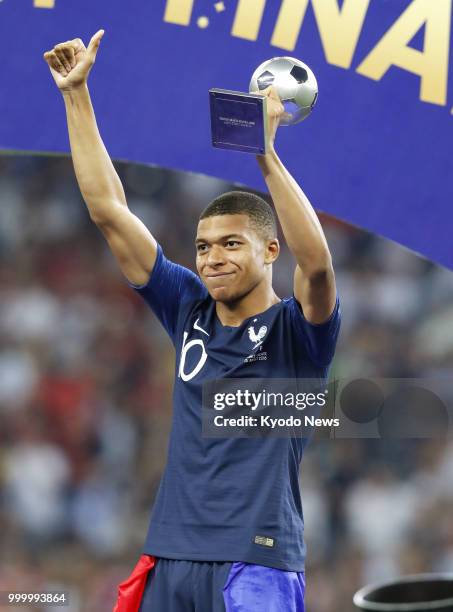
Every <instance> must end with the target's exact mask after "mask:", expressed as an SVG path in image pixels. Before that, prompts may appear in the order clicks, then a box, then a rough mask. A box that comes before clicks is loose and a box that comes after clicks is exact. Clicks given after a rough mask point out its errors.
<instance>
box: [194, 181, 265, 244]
mask: <svg viewBox="0 0 453 612" xmlns="http://www.w3.org/2000/svg"><path fill="white" fill-rule="evenodd" d="M217 215H248V217H249V218H250V220H251V222H252V225H253V227H254V229H255V230H256V231H257V233H258V234H260V235H261V237H262V238H263V239H265V240H272V239H273V238H276V237H277V222H276V220H275V215H274V211H273V210H272V208H271V206H270V205H269V204H268V203H267V202H266V200H263V198H261V197H260V196H258V195H256V194H254V193H250V192H248V191H228V192H227V193H223V194H222V195H220V196H218V197H217V198H215V199H214V200H212V202H211V203H210V204H208V206H207V207H206V208H205V209H204V211H203V212H202V213H201V215H200V221H201V220H202V219H206V218H207V217H214V216H217Z"/></svg>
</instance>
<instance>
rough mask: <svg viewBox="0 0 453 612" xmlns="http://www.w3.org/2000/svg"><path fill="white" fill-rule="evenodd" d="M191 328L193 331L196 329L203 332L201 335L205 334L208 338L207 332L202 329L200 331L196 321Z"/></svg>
mask: <svg viewBox="0 0 453 612" xmlns="http://www.w3.org/2000/svg"><path fill="white" fill-rule="evenodd" d="M193 328H194V329H198V331H201V332H203V334H206V335H207V336H209V334H208V332H207V331H205V330H204V329H201V327H200V326H199V325H198V319H197V320H196V321H195V323H194V324H193Z"/></svg>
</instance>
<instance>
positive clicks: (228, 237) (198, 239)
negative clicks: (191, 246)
mask: <svg viewBox="0 0 453 612" xmlns="http://www.w3.org/2000/svg"><path fill="white" fill-rule="evenodd" d="M232 238H239V239H241V240H245V236H243V235H242V234H228V235H226V236H220V238H218V239H217V241H214V242H222V241H226V240H231V239H232ZM200 242H206V243H209V240H206V238H196V240H195V244H199V243H200Z"/></svg>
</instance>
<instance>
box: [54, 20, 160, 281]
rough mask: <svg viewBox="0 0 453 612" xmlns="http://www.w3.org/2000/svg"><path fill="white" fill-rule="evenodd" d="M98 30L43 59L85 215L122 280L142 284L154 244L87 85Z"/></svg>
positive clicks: (153, 256) (152, 258)
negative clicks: (132, 204) (59, 104)
mask: <svg viewBox="0 0 453 612" xmlns="http://www.w3.org/2000/svg"><path fill="white" fill-rule="evenodd" d="M103 33H104V32H103V30H100V31H99V32H97V33H96V34H95V35H94V36H93V38H92V39H91V41H90V44H89V45H88V48H87V49H86V48H85V46H84V44H83V42H82V41H81V40H80V39H74V40H72V41H67V42H65V43H61V44H59V45H56V46H55V47H54V48H53V49H52V50H51V51H48V52H46V53H45V54H44V59H45V60H46V62H47V63H48V65H49V68H50V71H51V73H52V76H53V77H54V79H55V82H56V84H57V86H58V88H59V89H60V91H61V93H62V95H63V100H64V104H65V108H66V117H67V122H68V131H69V140H70V145H71V153H72V160H73V164H74V170H75V173H76V177H77V182H78V184H79V187H80V191H81V193H82V196H83V199H84V201H85V203H86V205H87V208H88V212H89V215H90V218H91V219H92V221H93V222H94V223H96V225H97V226H98V228H99V229H100V230H101V232H102V233H103V235H104V236H105V238H106V240H107V242H108V244H109V246H110V249H111V251H112V253H113V255H114V256H115V258H116V260H117V262H118V265H119V266H120V268H121V271H122V272H123V274H124V275H125V276H126V278H127V279H128V280H129V281H130V282H131V283H134V284H136V285H143V284H145V283H146V282H147V281H148V279H149V276H150V274H151V271H152V269H153V266H154V263H155V261H156V255H157V244H156V241H155V239H154V238H153V236H152V235H151V234H150V232H149V230H148V229H147V228H146V226H145V225H144V224H143V223H142V221H140V219H139V218H138V217H136V216H135V215H134V214H133V213H132V212H131V211H130V210H129V208H128V206H127V201H126V196H125V194H124V189H123V186H122V184H121V181H120V178H119V176H118V174H117V172H116V170H115V168H114V166H113V164H112V161H111V159H110V157H109V154H108V153H107V150H106V148H105V146H104V143H103V142H102V138H101V136H100V133H99V129H98V126H97V123H96V117H95V114H94V110H93V106H92V103H91V99H90V93H89V90H88V85H87V79H88V74H89V72H90V70H91V67H92V66H93V64H94V61H95V59H96V53H97V49H98V48H99V44H100V40H101V38H102V36H103Z"/></svg>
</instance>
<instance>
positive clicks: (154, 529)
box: [129, 246, 340, 571]
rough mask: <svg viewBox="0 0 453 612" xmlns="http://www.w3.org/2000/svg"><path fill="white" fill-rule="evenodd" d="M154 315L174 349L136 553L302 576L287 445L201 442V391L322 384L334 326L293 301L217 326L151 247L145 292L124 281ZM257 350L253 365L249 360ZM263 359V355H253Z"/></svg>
mask: <svg viewBox="0 0 453 612" xmlns="http://www.w3.org/2000/svg"><path fill="white" fill-rule="evenodd" d="M129 285H130V286H131V287H133V288H134V289H135V290H136V291H137V292H138V293H139V294H140V295H141V296H142V297H143V299H144V300H145V301H146V302H147V304H148V305H149V306H150V308H151V309H152V310H153V311H154V313H155V314H156V315H157V317H158V318H159V320H160V321H161V323H162V324H163V326H164V327H165V329H166V331H167V332H168V334H169V336H170V338H171V339H172V341H173V344H174V346H175V349H176V368H175V383H174V392H173V422H172V430H171V435H170V441H169V448H168V457H167V465H166V469H165V471H164V474H163V476H162V480H161V483H160V487H159V490H158V493H157V497H156V500H155V503H154V507H153V511H152V516H151V522H150V527H149V531H148V535H147V538H146V543H145V547H144V552H145V553H147V554H150V555H155V556H156V557H166V558H169V559H185V560H193V561H197V560H200V561H201V560H202V561H243V562H247V563H254V564H261V565H265V566H269V567H275V568H279V569H284V570H291V571H302V570H303V569H304V560H305V545H304V538H303V529H304V525H303V514H302V504H301V497H300V491H299V466H300V461H301V459H302V452H303V448H304V444H305V441H304V440H302V439H297V438H269V437H260V438H203V437H202V433H201V430H202V426H201V412H202V385H203V383H205V382H207V381H209V380H213V379H220V378H225V377H227V378H241V377H242V378H244V377H245V378H316V379H319V378H321V379H324V378H326V377H327V374H328V366H329V364H330V362H331V360H332V357H333V354H334V349H335V344H336V340H337V336H338V331H339V326H340V309H339V303H338V298H337V301H336V305H335V309H334V311H333V313H332V315H331V317H330V318H329V320H328V321H327V322H325V323H322V324H320V325H315V324H311V323H309V322H308V321H307V320H306V319H305V318H304V315H303V313H302V310H301V307H300V305H299V303H298V302H297V301H296V300H295V298H294V297H290V298H286V299H283V300H282V301H280V302H278V303H277V304H274V305H273V306H271V307H270V308H268V309H267V310H266V311H264V312H262V313H260V314H257V315H254V316H253V317H249V318H248V319H246V320H245V321H243V323H242V324H241V325H240V326H239V327H229V326H224V325H222V324H221V322H220V320H219V319H218V317H217V314H216V308H215V301H214V300H213V299H212V298H211V297H210V295H209V293H208V291H207V289H206V287H205V286H204V285H203V283H202V282H201V280H200V279H199V277H198V276H197V275H195V274H194V273H193V272H191V271H190V270H187V269H186V268H184V267H182V266H180V265H177V264H175V263H173V262H170V261H169V260H168V259H166V257H165V256H164V254H163V252H162V249H161V247H160V246H158V254H157V259H156V263H155V265H154V269H153V271H152V273H151V276H150V279H149V281H148V283H147V284H145V285H141V286H137V285H133V284H132V283H129ZM257 351H259V353H260V355H261V357H260V358H259V359H253V358H250V357H251V355H252V356H253V354H254V352H257ZM263 356H264V357H263Z"/></svg>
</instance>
